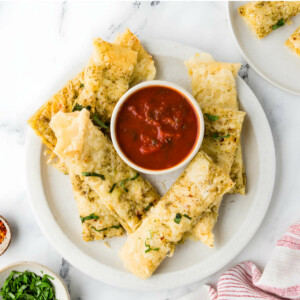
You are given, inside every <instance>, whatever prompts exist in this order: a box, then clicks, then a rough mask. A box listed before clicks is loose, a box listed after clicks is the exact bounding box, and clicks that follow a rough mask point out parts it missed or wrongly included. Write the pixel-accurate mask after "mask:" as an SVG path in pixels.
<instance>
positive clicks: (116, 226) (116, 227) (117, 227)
mask: <svg viewBox="0 0 300 300" xmlns="http://www.w3.org/2000/svg"><path fill="white" fill-rule="evenodd" d="M121 227H122V226H121V225H113V226H111V227H106V228H103V229H97V228H95V227H94V226H92V228H93V229H94V230H95V231H97V232H101V231H104V230H108V229H111V228H115V229H119V228H121Z"/></svg>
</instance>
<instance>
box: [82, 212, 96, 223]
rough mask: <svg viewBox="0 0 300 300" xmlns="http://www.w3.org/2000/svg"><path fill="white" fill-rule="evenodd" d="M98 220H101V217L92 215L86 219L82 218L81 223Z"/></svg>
mask: <svg viewBox="0 0 300 300" xmlns="http://www.w3.org/2000/svg"><path fill="white" fill-rule="evenodd" d="M98 219H99V217H98V216H96V215H95V214H90V215H88V216H86V217H80V220H81V223H83V222H84V221H86V220H98Z"/></svg>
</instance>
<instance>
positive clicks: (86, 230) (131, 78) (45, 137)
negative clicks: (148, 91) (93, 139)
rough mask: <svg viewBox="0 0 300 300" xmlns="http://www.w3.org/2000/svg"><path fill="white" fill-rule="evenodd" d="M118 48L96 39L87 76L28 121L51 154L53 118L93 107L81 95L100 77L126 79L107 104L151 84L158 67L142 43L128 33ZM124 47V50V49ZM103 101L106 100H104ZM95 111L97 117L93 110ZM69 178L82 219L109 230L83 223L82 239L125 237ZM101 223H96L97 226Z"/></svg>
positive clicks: (79, 184)
mask: <svg viewBox="0 0 300 300" xmlns="http://www.w3.org/2000/svg"><path fill="white" fill-rule="evenodd" d="M115 44H116V45H117V46H116V47H114V46H113V45H112V46H111V47H110V45H109V44H108V43H106V42H103V44H101V41H100V40H99V39H96V40H95V41H94V53H93V57H92V59H91V60H90V65H89V69H88V72H87V73H86V69H87V68H85V69H84V70H83V71H82V72H81V73H80V74H79V75H77V76H76V77H75V78H74V79H72V80H70V81H69V82H68V83H67V84H66V85H65V87H63V88H62V89H61V90H60V91H59V92H58V93H57V94H55V95H54V96H53V97H52V98H50V99H49V100H48V101H47V102H46V103H45V104H44V105H42V107H41V108H40V109H39V110H38V111H37V112H36V113H35V114H34V115H33V116H32V117H31V118H30V119H29V121H28V123H29V125H30V126H31V127H32V128H33V130H34V131H35V133H36V134H37V135H38V136H39V137H40V138H41V140H42V142H43V143H44V144H45V145H46V146H47V147H48V148H49V149H50V152H51V151H53V149H54V148H55V145H56V137H55V134H54V132H53V130H52V129H51V127H50V126H49V123H50V121H51V119H52V117H53V116H54V115H55V114H56V113H57V112H59V111H62V112H71V111H72V109H73V107H74V106H75V104H76V103H77V104H80V103H81V104H83V105H91V104H93V103H92V100H93V99H94V98H93V97H91V98H88V97H87V96H86V95H87V91H85V95H81V94H82V92H83V90H85V89H86V88H91V87H94V86H95V85H94V83H95V82H97V80H98V79H100V77H101V76H102V77H101V78H103V74H105V76H107V77H108V79H109V80H114V79H115V78H114V74H115V73H116V72H119V75H120V77H122V76H123V80H122V78H121V79H120V80H119V79H118V78H117V79H118V80H117V83H119V82H121V84H123V87H122V88H120V89H119V90H118V89H117V88H116V86H115V87H114V84H115V83H114V84H112V89H111V90H109V91H108V92H106V94H105V95H106V96H107V98H108V101H113V102H116V101H117V100H118V99H117V98H118V97H120V96H121V95H122V93H124V92H125V91H126V90H127V88H128V86H132V85H133V84H134V82H139V81H143V80H151V79H153V78H154V76H155V67H154V62H153V60H152V58H151V56H150V55H149V54H148V53H147V52H146V51H145V50H144V48H143V47H142V45H141V44H140V42H139V40H138V39H137V38H136V37H135V36H134V35H133V34H132V33H131V32H130V31H129V30H128V29H127V30H126V31H125V33H124V34H122V35H119V37H118V42H115ZM121 44H122V45H124V46H121ZM118 50H119V51H118ZM102 51H106V53H105V55H107V57H104V56H105V55H103V52H102ZM135 52H137V54H136V57H137V60H136V62H135V64H133V69H132V68H131V66H129V67H128V61H127V56H126V55H127V54H128V53H131V54H132V53H135ZM120 54H124V57H123V59H122V57H120ZM133 56H134V54H133ZM116 58H118V59H116ZM113 59H114V61H113ZM133 60H134V59H133ZM133 60H131V61H133ZM92 63H97V67H98V71H99V69H100V70H101V68H102V67H103V68H102V70H103V72H98V78H97V75H96V76H93V74H95V72H96V71H95V70H93V69H92V68H91V64H92ZM106 64H108V66H109V67H110V68H107V70H104V68H105V67H108V66H107V65H106ZM99 65H100V67H99ZM140 65H143V66H144V67H145V70H148V71H145V72H142V71H141V70H140V69H141V67H140ZM124 67H127V69H126V70H125V68H124ZM124 77H126V80H128V82H127V83H126V82H124ZM87 78H88V80H90V81H89V82H88V84H86V79H87ZM95 84H96V83H95ZM124 84H125V87H127V88H126V89H124ZM98 87H99V85H98ZM99 88H101V87H99ZM115 90H118V91H119V92H120V90H121V93H118V95H116V91H115ZM83 96H84V97H83ZM116 96H117V97H116ZM101 99H102V100H103V98H101ZM79 100H80V103H79ZM88 101H90V102H88ZM106 107H108V111H110V112H111V109H112V106H109V105H107V106H106ZM92 110H93V111H94V112H96V113H98V112H97V111H96V109H95V108H94V107H93V109H92ZM104 119H106V120H108V119H109V114H108V115H107V116H106V115H104ZM53 157H54V159H53V160H51V163H52V164H53V165H54V166H55V167H56V168H57V169H59V170H60V171H63V172H65V173H66V174H68V170H67V169H66V167H65V165H64V163H63V162H61V161H59V160H58V159H57V157H55V155H53V154H52V155H51V158H53ZM70 176H71V183H72V185H73V191H74V196H75V199H76V202H77V205H78V208H79V213H80V216H81V217H84V215H85V214H87V213H89V212H90V214H92V213H94V214H97V215H98V216H99V217H100V219H99V220H100V221H101V222H102V223H101V224H102V226H103V228H109V229H108V230H105V231H103V232H102V231H101V232H96V231H95V230H93V229H92V228H91V226H92V224H94V222H95V221H94V220H89V221H87V222H84V223H83V224H82V227H83V239H84V240H86V241H90V240H94V239H102V238H104V237H111V236H114V235H120V234H122V232H123V231H124V230H123V229H122V228H118V229H116V228H110V227H111V226H115V227H117V226H118V225H117V224H119V222H118V221H117V220H116V219H115V218H114V217H113V215H112V214H111V213H110V212H109V210H107V209H106V207H105V206H104V205H101V204H97V205H96V208H95V207H94V205H90V204H91V203H93V202H94V199H95V197H96V196H95V193H94V192H93V191H92V190H91V189H90V187H89V186H88V185H87V184H86V183H85V182H84V181H82V180H79V179H78V177H77V176H74V175H73V176H72V174H70ZM86 191H89V192H86ZM97 197H98V196H97ZM97 197H96V198H97ZM84 203H87V204H89V205H87V211H86V210H84V209H83V204H84ZM94 210H95V211H94ZM100 221H98V222H97V224H98V225H99V222H100ZM112 224H114V225H112ZM95 228H96V227H95Z"/></svg>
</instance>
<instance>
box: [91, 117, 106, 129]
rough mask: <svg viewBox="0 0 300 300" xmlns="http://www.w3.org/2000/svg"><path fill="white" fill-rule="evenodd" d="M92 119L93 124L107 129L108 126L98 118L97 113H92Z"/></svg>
mask: <svg viewBox="0 0 300 300" xmlns="http://www.w3.org/2000/svg"><path fill="white" fill-rule="evenodd" d="M92 120H93V123H94V125H96V126H99V127H101V128H105V129H108V127H107V126H106V125H105V124H104V122H102V121H101V120H100V117H99V115H97V114H95V115H93V117H92Z"/></svg>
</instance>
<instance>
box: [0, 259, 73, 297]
mask: <svg viewBox="0 0 300 300" xmlns="http://www.w3.org/2000/svg"><path fill="white" fill-rule="evenodd" d="M12 271H18V272H24V271H30V272H34V273H35V274H37V275H39V276H43V275H45V274H48V275H50V276H51V277H53V278H54V280H51V279H50V281H51V282H52V283H53V286H54V288H55V298H56V299H59V300H71V298H70V295H69V292H68V290H67V287H66V286H65V284H64V282H63V281H62V279H61V278H60V277H59V276H58V275H56V274H55V273H54V272H53V271H51V270H50V269H48V268H47V267H45V266H43V265H40V264H38V263H35V262H30V261H23V262H17V263H14V264H11V265H8V266H6V267H4V268H3V269H1V270H0V288H2V286H3V284H4V282H5V280H6V278H7V277H8V276H9V275H10V273H11V272H12ZM0 299H2V297H1V296H0Z"/></svg>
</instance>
